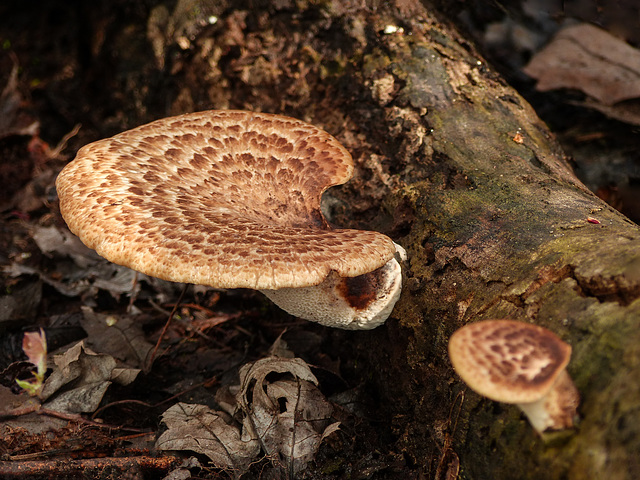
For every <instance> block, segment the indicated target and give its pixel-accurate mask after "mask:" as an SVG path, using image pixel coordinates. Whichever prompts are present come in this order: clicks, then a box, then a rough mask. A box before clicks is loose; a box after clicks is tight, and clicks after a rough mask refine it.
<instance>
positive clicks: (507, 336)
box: [449, 320, 579, 433]
mask: <svg viewBox="0 0 640 480" xmlns="http://www.w3.org/2000/svg"><path fill="white" fill-rule="evenodd" d="M570 357H571V346H570V345H568V344H566V343H565V342H563V341H562V340H560V339H559V338H558V337H557V336H556V335H555V334H554V333H553V332H551V331H549V330H547V329H546V328H543V327H539V326H537V325H531V324H528V323H523V322H517V321H514V320H485V321H481V322H476V323H472V324H469V325H466V326H464V327H462V328H460V329H459V330H457V331H456V332H455V333H454V334H453V335H452V336H451V339H450V340H449V358H450V359H451V363H452V364H453V368H454V369H455V371H456V372H457V373H458V375H460V377H461V378H462V380H463V381H464V382H465V383H466V384H467V385H468V386H469V387H470V388H471V389H472V390H474V391H475V392H477V393H479V394H480V395H483V396H485V397H487V398H490V399H491V400H495V401H498V402H504V403H514V404H516V405H518V406H519V407H520V409H521V410H522V411H523V412H524V413H525V415H526V416H527V418H528V419H529V421H530V422H531V425H532V426H533V427H534V428H535V429H536V430H537V431H538V432H539V433H542V432H544V431H545V430H562V429H565V428H571V427H573V424H574V418H575V417H576V416H577V408H578V404H579V395H578V391H577V390H576V388H575V386H574V385H573V382H572V381H571V378H570V377H569V374H568V373H567V372H566V370H565V368H566V366H567V364H568V363H569V359H570Z"/></svg>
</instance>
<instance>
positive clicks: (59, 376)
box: [40, 341, 140, 413]
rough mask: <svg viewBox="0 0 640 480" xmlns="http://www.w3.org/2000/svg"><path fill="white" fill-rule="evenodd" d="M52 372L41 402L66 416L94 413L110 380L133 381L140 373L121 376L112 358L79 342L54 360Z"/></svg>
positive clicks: (120, 371) (125, 382) (135, 370)
mask: <svg viewBox="0 0 640 480" xmlns="http://www.w3.org/2000/svg"><path fill="white" fill-rule="evenodd" d="M53 363H54V369H53V372H52V373H51V375H50V376H49V378H47V380H46V381H45V383H44V387H43V389H42V392H41V393H40V399H41V400H42V401H43V402H46V403H44V407H45V408H48V409H50V410H55V411H58V412H66V413H86V412H93V411H94V410H96V409H97V408H98V405H99V404H100V402H101V401H102V397H103V396H104V393H105V392H106V390H107V388H109V385H111V383H112V382H113V381H117V382H118V383H121V384H123V385H126V384H127V383H130V382H132V381H133V380H134V379H135V377H136V376H137V374H138V373H139V372H140V370H137V369H128V370H130V372H128V373H129V374H128V375H123V372H122V369H121V368H117V366H116V361H115V359H114V358H113V357H112V356H110V355H106V354H98V353H94V352H93V351H91V350H89V349H88V348H86V347H85V346H84V341H81V342H79V343H77V344H76V345H74V346H73V347H71V348H70V349H69V350H67V351H66V352H64V353H63V354H60V355H55V356H54V357H53Z"/></svg>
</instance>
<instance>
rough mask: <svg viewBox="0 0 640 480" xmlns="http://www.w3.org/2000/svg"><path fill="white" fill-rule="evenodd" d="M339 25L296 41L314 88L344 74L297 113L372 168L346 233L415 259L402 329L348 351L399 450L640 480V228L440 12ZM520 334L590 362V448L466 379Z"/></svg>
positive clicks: (454, 461)
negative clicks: (460, 360)
mask: <svg viewBox="0 0 640 480" xmlns="http://www.w3.org/2000/svg"><path fill="white" fill-rule="evenodd" d="M336 3H338V2H336ZM400 3H402V4H401V5H400ZM322 11H323V15H322V16H321V17H320V18H319V19H317V20H315V22H314V23H310V24H309V25H305V27H306V32H307V33H302V30H301V29H300V26H297V27H295V28H296V29H300V30H298V32H299V37H298V38H299V42H300V48H302V46H303V45H306V48H310V47H309V45H311V46H312V47H313V48H314V49H315V50H316V51H317V53H318V55H319V56H320V57H321V58H322V60H321V61H320V63H321V66H320V67H318V69H317V70H315V69H313V68H311V69H310V72H311V73H312V74H317V75H322V74H323V72H325V70H323V68H325V69H326V68H328V66H329V65H334V68H335V70H336V71H334V72H331V73H326V72H325V73H324V74H325V75H327V79H326V80H324V83H325V87H324V88H323V89H322V92H321V93H317V94H314V95H310V99H309V102H308V103H307V102H306V101H301V102H300V103H297V104H296V105H295V108H294V109H293V111H292V113H294V114H298V115H299V116H301V117H302V118H306V119H308V120H310V121H312V122H314V123H316V124H319V125H323V126H325V127H326V128H327V129H329V130H330V131H331V132H332V133H334V134H336V135H337V136H338V138H339V139H340V140H341V141H343V142H344V144H345V145H346V146H347V148H348V149H349V150H350V151H351V152H352V153H353V154H354V157H355V159H356V161H357V162H358V165H359V172H358V175H357V176H356V178H355V180H354V181H352V182H351V183H350V184H349V185H348V186H346V187H345V188H343V189H342V190H341V191H340V192H339V193H335V194H334V195H335V197H336V198H337V199H338V201H339V202H342V203H341V204H342V205H343V211H342V213H338V214H336V215H335V216H334V220H335V221H336V222H337V223H339V224H341V225H344V224H345V223H347V222H348V220H347V219H349V218H351V219H354V218H355V219H357V221H358V222H359V226H368V227H377V228H379V229H381V230H383V231H385V233H389V234H390V235H391V236H392V237H393V238H394V240H395V241H397V242H399V243H400V244H402V245H403V246H404V247H405V248H407V250H408V253H409V258H410V265H409V268H408V271H407V280H406V287H405V291H404V293H403V296H402V298H401V301H400V303H399V304H398V305H397V307H396V310H395V312H394V314H393V318H392V319H391V320H390V321H389V322H388V324H387V325H386V326H385V327H383V328H381V329H379V330H377V331H374V332H372V333H370V334H367V333H360V334H348V335H347V336H346V337H344V336H343V337H341V338H342V340H343V341H344V342H345V345H346V344H347V342H349V343H352V344H354V345H356V346H357V347H356V348H358V349H359V350H360V353H361V355H362V356H363V357H364V358H366V359H367V361H368V362H369V363H370V365H371V368H372V370H373V371H375V372H376V373H375V374H372V375H374V376H376V377H377V383H376V388H377V391H376V394H377V395H379V396H380V400H381V401H382V402H383V403H386V405H387V407H386V408H387V412H388V414H389V416H390V418H393V426H394V428H395V433H396V435H397V439H398V440H397V442H396V444H395V445H394V447H393V448H394V449H396V450H398V451H403V452H405V454H407V455H408V456H409V457H410V458H412V459H413V461H414V462H415V464H416V465H418V466H420V467H421V468H422V469H423V471H424V472H426V473H427V474H428V475H429V476H434V477H441V478H445V476H446V475H453V474H455V472H457V471H458V468H459V472H460V476H461V477H462V478H474V479H487V478H501V479H507V478H572V479H578V478H585V479H586V478H633V477H634V474H633V472H636V474H637V473H638V472H639V471H640V418H639V417H640V330H639V329H638V324H639V322H640V301H639V300H638V297H639V294H640V231H639V230H638V227H637V226H636V225H635V224H633V223H632V222H630V221H629V220H627V219H626V218H625V217H624V216H622V215H620V214H619V213H617V212H616V211H614V210H613V209H612V208H610V207H608V206H607V205H606V204H604V203H603V202H602V201H600V200H599V199H598V198H597V197H596V196H594V195H593V194H592V193H590V192H589V191H587V189H586V188H585V187H584V186H583V185H582V184H581V183H580V182H579V181H578V180H577V179H576V178H575V176H574V174H573V173H572V171H571V169H570V168H569V167H568V164H567V161H566V159H565V158H564V156H563V153H562V152H561V150H560V149H559V147H558V145H557V144H556V142H555V141H554V138H553V136H552V135H551V134H550V133H549V131H548V130H547V128H546V127H545V125H544V124H543V123H542V122H541V121H540V120H539V119H538V118H537V117H536V115H535V112H534V111H533V110H532V109H531V107H530V106H529V105H528V104H527V103H526V102H525V101H524V100H523V99H522V98H521V97H520V96H519V95H518V94H517V93H516V92H515V91H514V90H513V89H511V88H510V87H509V86H508V85H506V84H505V83H504V82H503V81H502V80H501V79H500V78H499V77H498V76H497V75H496V74H495V73H494V72H492V70H491V69H490V67H488V66H487V65H486V63H485V62H484V60H483V59H482V58H481V57H480V56H479V55H478V54H477V53H476V51H475V50H474V48H473V47H472V46H471V45H469V44H468V43H466V42H464V40H462V39H461V38H460V36H459V34H457V33H456V32H455V31H453V29H450V28H448V27H447V26H445V25H443V24H442V23H441V22H439V21H438V20H437V19H436V18H435V17H434V16H432V15H431V14H430V13H429V11H427V10H426V9H424V8H423V7H422V6H420V5H414V4H410V2H398V4H397V5H395V6H394V7H393V8H390V9H389V10H385V9H383V8H382V7H379V8H377V9H375V8H355V7H354V8H352V9H347V8H344V7H339V6H337V5H336V4H332V5H330V6H329V7H327V8H325V9H323V10H322ZM307 13H308V12H307ZM274 32H278V29H277V28H274ZM285 35H286V37H287V38H288V39H294V40H295V38H296V35H292V36H289V34H285ZM275 43H277V41H276V42H275ZM309 78H311V76H308V77H307V81H308V82H311V80H309ZM315 81H316V82H317V84H320V83H322V82H321V81H318V80H317V79H316V80H315ZM317 84H316V85H317ZM285 100H287V98H286V97H285ZM253 106H255V104H253ZM260 107H262V108H270V105H268V104H267V105H264V104H263V105H260ZM338 210H339V209H338ZM372 212H373V213H372ZM504 317H509V318H513V319H518V320H522V321H526V322H533V323H536V324H538V325H542V326H545V327H548V328H549V329H551V330H553V331H554V332H556V333H557V334H558V335H559V336H561V337H562V338H563V339H565V340H566V341H567V342H569V343H570V344H571V345H572V346H573V349H574V351H573V359H572V362H571V364H570V366H569V371H570V373H571V375H572V376H573V378H574V379H575V383H576V385H577V387H578V389H579V390H580V393H581V395H582V405H581V407H580V415H581V422H580V424H579V427H578V428H577V429H576V430H575V431H571V432H565V433H563V434H558V435H550V436H546V437H545V438H540V437H539V436H537V435H536V434H535V432H534V431H533V429H532V428H531V427H530V426H529V425H528V424H527V423H526V421H525V420H524V418H523V417H522V415H521V414H520V412H519V410H518V409H517V408H516V407H511V406H501V405H498V404H496V403H494V402H491V401H488V400H483V399H481V398H480V397H478V396H477V395H475V394H474V393H473V392H470V391H468V390H466V389H465V387H464V385H463V384H461V382H460V380H459V379H458V378H457V377H456V376H455V374H454V373H453V371H452V370H451V367H450V363H449V361H448V359H447V355H446V345H447V340H448V338H449V336H450V335H451V333H452V332H453V331H454V330H455V329H457V328H458V327H460V326H461V325H463V324H465V323H467V322H472V321H476V320H480V319H487V318H504ZM381 352H384V353H381ZM434 454H435V455H436V457H438V458H439V459H440V461H439V462H436V463H435V464H434V463H431V464H429V463H430V462H431V460H429V459H430V457H431V456H433V455H434ZM425 463H427V464H429V465H425ZM458 464H459V467H458ZM450 478H454V477H450Z"/></svg>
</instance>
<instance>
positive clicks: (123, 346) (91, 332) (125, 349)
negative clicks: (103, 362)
mask: <svg viewBox="0 0 640 480" xmlns="http://www.w3.org/2000/svg"><path fill="white" fill-rule="evenodd" d="M82 315H83V318H82V320H80V325H81V326H82V328H83V329H84V331H85V332H87V339H86V340H85V342H86V343H87V345H88V346H89V347H91V348H92V349H93V350H94V351H97V352H100V353H106V354H109V355H111V356H113V357H114V358H116V359H118V360H120V361H121V362H123V363H124V364H126V365H128V366H129V367H134V368H144V367H145V365H146V364H147V358H148V357H149V355H150V353H151V351H152V350H153V347H154V346H153V345H152V344H151V343H149V342H147V341H146V339H145V337H144V332H143V331H142V328H141V327H140V325H139V324H138V323H137V322H136V321H135V319H133V318H131V317H125V316H121V315H117V316H116V315H105V314H101V313H95V312H94V311H93V309H92V308H90V307H82Z"/></svg>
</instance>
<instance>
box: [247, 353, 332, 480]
mask: <svg viewBox="0 0 640 480" xmlns="http://www.w3.org/2000/svg"><path fill="white" fill-rule="evenodd" d="M273 374H278V375H275V377H274V375H273ZM267 377H271V378H272V379H269V378H267ZM317 383H318V381H317V380H316V378H315V376H314V375H313V373H311V370H310V369H309V366H308V365H307V364H306V363H305V362H304V361H303V360H301V359H299V358H292V359H288V358H280V357H268V358H263V359H261V360H258V361H257V362H255V363H253V364H251V365H245V366H243V367H242V368H241V369H240V385H241V388H240V391H239V392H238V394H237V397H236V398H237V401H238V404H239V405H240V406H241V408H242V411H243V413H244V415H245V416H244V419H243V426H244V427H245V429H246V430H247V431H248V432H249V433H250V434H251V437H252V438H254V439H256V440H258V441H259V442H260V444H261V445H262V449H263V450H264V452H265V453H266V454H267V455H268V456H270V457H271V458H273V459H280V460H282V461H283V462H284V464H285V465H286V467H287V470H288V471H289V472H290V473H291V474H295V473H296V472H299V471H301V470H302V469H303V468H304V467H305V465H306V464H307V462H309V461H310V460H312V459H313V458H314V456H315V454H316V452H317V450H318V448H319V446H320V443H321V442H322V440H323V439H324V438H325V437H326V436H327V435H329V434H330V433H332V432H334V431H336V430H337V428H338V425H339V423H332V424H330V419H331V413H332V411H333V407H332V406H331V404H330V403H329V402H328V401H327V400H326V398H325V397H324V395H322V393H321V392H320V391H319V390H318V389H317V387H316V385H317Z"/></svg>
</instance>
